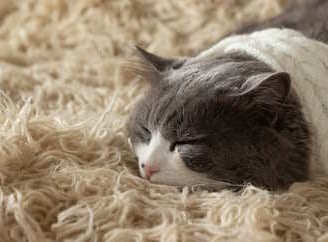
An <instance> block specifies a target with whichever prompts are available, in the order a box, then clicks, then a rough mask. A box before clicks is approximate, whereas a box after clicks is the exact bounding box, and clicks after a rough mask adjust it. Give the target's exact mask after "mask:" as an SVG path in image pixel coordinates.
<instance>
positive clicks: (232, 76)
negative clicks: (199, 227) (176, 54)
mask: <svg viewBox="0 0 328 242" xmlns="http://www.w3.org/2000/svg"><path fill="white" fill-rule="evenodd" d="M327 13H328V1H325V0H312V1H306V2H305V3H303V4H300V5H297V6H293V7H292V8H288V9H287V10H286V11H284V12H283V13H282V14H281V15H279V16H277V17H275V18H273V19H270V20H267V21H265V22H263V23H259V24H258V23H256V24H251V25H248V26H246V27H243V28H241V29H239V30H236V31H234V32H233V33H231V34H229V35H227V36H225V37H224V38H223V41H221V40H220V41H219V45H220V43H224V41H225V40H226V39H228V40H227V41H226V42H227V43H228V45H229V43H232V42H233V41H235V42H236V43H237V44H238V43H239V42H238V41H241V43H242V42H243V41H242V39H243V38H246V39H245V40H246V42H247V41H248V40H249V39H251V38H253V39H254V41H255V42H254V43H255V45H256V43H257V42H256V41H261V40H258V39H259V37H258V36H260V37H261V36H268V35H269V37H266V39H267V40H266V41H268V42H270V41H271V42H272V41H275V38H278V37H275V38H272V40H270V34H272V33H276V32H277V33H278V34H277V36H280V35H279V34H280V33H282V36H284V33H287V34H291V35H293V36H294V32H293V31H297V32H296V33H295V36H296V37H295V38H296V40H299V39H302V40H303V39H304V41H310V40H316V41H321V42H320V43H328V21H326V18H327V17H328V16H327ZM285 29H287V32H281V31H284V30H285ZM289 29H290V31H289ZM265 30H268V31H269V32H263V31H265ZM280 30H281V31H280ZM274 31H276V32H274ZM252 33H255V35H253V37H250V36H252V35H251V34H252ZM249 34H250V35H249ZM299 35H301V36H299ZM303 35H304V38H303ZM254 36H255V37H254ZM234 38H237V39H234ZM238 38H240V39H241V40H239V39H238ZM287 39H288V38H287ZM307 39H308V40H307ZM251 41H253V40H250V42H249V43H253V42H251ZM278 42H279V39H278ZM247 43H248V42H247ZM259 43H260V42H259ZM287 45H288V44H287ZM289 45H293V42H291V43H290V44H289ZM314 45H316V46H317V45H318V43H317V42H314ZM221 46H222V44H221ZM237 46H238V45H237ZM263 46H264V47H263V48H266V44H263ZM246 47H247V46H246ZM255 47H256V46H255ZM219 48H221V47H220V46H219V47H217V46H214V47H213V48H212V49H213V50H212V49H209V50H206V51H204V52H203V53H201V54H200V55H196V56H193V57H184V58H164V57H160V56H157V55H155V54H152V53H149V52H147V51H146V50H144V49H142V48H140V47H137V50H138V56H139V59H140V61H139V62H138V63H137V64H136V65H134V71H135V72H137V73H138V74H140V75H141V76H142V77H143V78H145V79H147V80H148V81H149V86H150V87H149V90H148V91H147V93H146V94H145V96H144V97H143V98H142V99H141V100H140V101H138V102H137V104H136V106H135V107H134V108H133V110H132V112H131V114H130V117H129V120H128V122H127V129H128V134H129V142H130V144H131V147H132V150H133V151H134V153H135V154H136V157H137V160H138V167H139V170H140V175H141V176H142V177H144V178H146V179H149V180H150V181H151V182H154V183H160V184H168V185H175V186H192V185H197V184H202V185H208V186H217V187H219V188H228V187H240V186H243V185H244V184H249V183H250V184H252V185H254V186H258V187H261V188H265V189H269V190H280V189H287V188H288V187H289V186H290V185H291V184H293V183H295V182H304V181H307V180H309V179H310V178H311V177H312V168H311V166H312V165H311V162H313V161H312V160H313V158H312V156H313V155H314V153H315V152H316V151H317V150H316V149H315V148H313V147H314V145H315V142H316V139H315V135H316V134H315V132H314V131H313V126H314V124H312V123H311V122H310V121H309V119H308V118H307V115H306V113H305V111H304V108H303V106H304V103H303V101H302V99H301V94H300V93H298V90H297V88H295V86H294V85H295V83H297V82H298V83H300V81H298V80H294V79H293V76H292V75H291V74H290V73H289V70H283V68H282V70H277V68H274V65H270V63H271V62H269V61H268V62H265V61H263V60H262V59H261V58H257V55H258V56H260V57H261V55H260V54H257V55H256V54H254V55H253V53H252V52H251V51H248V52H247V51H243V49H242V48H241V47H240V49H238V48H236V49H232V50H231V51H226V49H222V48H221V50H219V52H220V51H221V52H220V54H217V53H219V52H218V51H217V50H215V51H214V49H219ZM261 48H262V47H261ZM279 48H280V47H279V45H278V46H277V47H276V48H275V50H277V52H278V53H280V52H279V51H278V50H279ZM260 50H261V51H262V49H260ZM207 52H211V53H210V54H208V53H207ZM269 55H270V54H269ZM204 56H205V57H204ZM297 56H298V54H296V57H297ZM327 58H328V56H327ZM278 69H279V68H278ZM287 69H288V68H287ZM294 71H295V72H296V71H297V70H294ZM301 77H302V76H301ZM327 83H328V76H327ZM309 95H310V94H309ZM309 95H308V96H309ZM309 97H311V96H309ZM310 109H311V108H310ZM314 117H315V116H314ZM323 125H326V123H324V124H323ZM326 126H328V124H327V125H326ZM320 169H321V168H318V170H320Z"/></svg>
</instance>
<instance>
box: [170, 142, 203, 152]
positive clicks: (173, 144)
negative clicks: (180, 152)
mask: <svg viewBox="0 0 328 242" xmlns="http://www.w3.org/2000/svg"><path fill="white" fill-rule="evenodd" d="M200 141H201V140H200V139H185V140H180V141H175V142H173V143H171V145H170V151H171V152H173V151H175V150H176V149H177V148H178V147H179V146H183V145H192V144H195V143H197V142H200Z"/></svg>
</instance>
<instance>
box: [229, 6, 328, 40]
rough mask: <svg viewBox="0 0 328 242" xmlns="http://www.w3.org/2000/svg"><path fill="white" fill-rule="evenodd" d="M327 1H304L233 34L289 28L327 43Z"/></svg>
mask: <svg viewBox="0 0 328 242" xmlns="http://www.w3.org/2000/svg"><path fill="white" fill-rule="evenodd" d="M327 18H328V1H327V0H306V1H304V2H303V3H299V4H297V5H293V6H290V7H289V8H287V9H286V10H285V11H284V12H283V13H282V14H280V15H279V16H277V17H275V18H273V19H270V20H267V21H265V22H262V23H256V24H251V25H248V26H245V27H243V28H241V29H239V30H238V31H236V32H235V34H240V33H249V32H253V31H256V30H262V29H266V28H272V27H278V28H290V29H294V30H297V31H300V32H301V33H303V34H305V35H306V36H308V37H310V38H313V39H316V40H319V41H322V42H324V43H328V21H327Z"/></svg>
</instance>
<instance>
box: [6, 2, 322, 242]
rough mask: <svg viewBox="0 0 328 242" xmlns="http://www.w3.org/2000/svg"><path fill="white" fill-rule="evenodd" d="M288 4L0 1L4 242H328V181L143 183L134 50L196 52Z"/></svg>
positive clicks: (142, 85) (141, 88)
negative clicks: (136, 144) (131, 69)
mask: <svg viewBox="0 0 328 242" xmlns="http://www.w3.org/2000/svg"><path fill="white" fill-rule="evenodd" d="M285 4H286V1H278V0H270V1H269V0H249V1H247V0H179V1H176V0H165V1H164V0H163V1H157V0H130V1H129V0H103V1H101V0H76V1H74V0H72V1H71V0H15V1H14V0H13V1H12V0H1V1H0V125H1V130H0V135H1V137H0V184H1V188H0V241H1V242H7V241H8V242H9V241H19V242H24V241H29V242H48V241H67V242H68V241H72V242H73V241H77V242H89V241H90V242H102V241H108V242H115V241H120V242H121V241H123V242H125V241H126V242H130V241H131V242H132V241H136V242H137V241H138V242H141V241H163V242H166V241H172V242H174V241H185V242H193V241H195V242H198V241H252V242H255V241H261V242H262V241H264V242H271V241H272V242H273V241H293V242H294V241H309V242H310V241H320V242H324V241H328V179H319V180H316V181H314V182H311V183H305V184H296V185H294V186H293V187H292V188H291V189H290V190H289V191H288V192H287V193H284V194H272V193H269V192H267V191H264V190H259V189H257V188H255V187H252V186H249V187H247V188H246V189H245V190H244V191H243V192H242V193H240V194H236V193H232V192H229V191H222V192H207V191H201V190H198V191H192V190H190V189H187V188H184V189H182V190H179V189H177V188H174V187H168V186H160V185H153V184H150V183H148V182H147V181H145V180H143V179H141V178H139V177H138V172H137V169H136V162H135V160H134V157H133V154H132V153H131V152H130V150H129V148H128V145H127V136H126V130H125V127H124V123H125V121H126V118H127V115H128V113H129V111H130V110H131V107H132V105H133V103H135V101H136V100H137V98H138V97H140V95H142V93H143V91H144V90H145V87H146V83H145V82H144V80H141V79H139V78H137V77H135V76H132V75H130V74H127V73H126V72H125V71H124V69H123V68H122V65H123V64H124V61H125V60H126V59H127V58H130V57H131V56H132V53H133V46H134V44H136V43H137V44H139V45H141V46H143V47H146V48H147V49H148V50H151V51H155V52H156V53H159V54H164V55H166V56H171V55H172V56H176V55H187V54H193V53H197V52H198V51H200V50H202V49H204V48H206V47H208V46H209V45H210V44H211V43H214V42H215V41H216V40H217V39H218V38H219V37H220V36H222V35H223V34H225V33H227V32H228V31H230V30H232V29H233V28H235V27H236V26H239V25H240V24H241V23H245V22H248V21H254V20H260V19H264V18H267V17H269V16H272V15H274V14H277V13H278V12H279V11H281V8H282V6H284V5H285Z"/></svg>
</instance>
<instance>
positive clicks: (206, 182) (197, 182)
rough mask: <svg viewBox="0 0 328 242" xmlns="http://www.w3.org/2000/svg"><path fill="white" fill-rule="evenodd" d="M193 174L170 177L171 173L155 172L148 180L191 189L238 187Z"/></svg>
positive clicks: (215, 189) (212, 189)
mask: <svg viewBox="0 0 328 242" xmlns="http://www.w3.org/2000/svg"><path fill="white" fill-rule="evenodd" d="M197 175H198V176H195V175H193V176H192V177H178V176H177V177H176V178H174V177H172V175H171V176H170V175H166V174H160V173H159V174H155V175H153V176H152V177H151V178H150V179H149V182H151V183H154V184H161V185H168V186H176V187H180V188H183V187H189V188H190V189H192V190H211V191H218V190H223V189H226V188H232V187H240V186H237V185H233V184H230V183H226V182H222V181H217V180H212V179H209V178H206V177H205V176H203V175H202V174H197Z"/></svg>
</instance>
